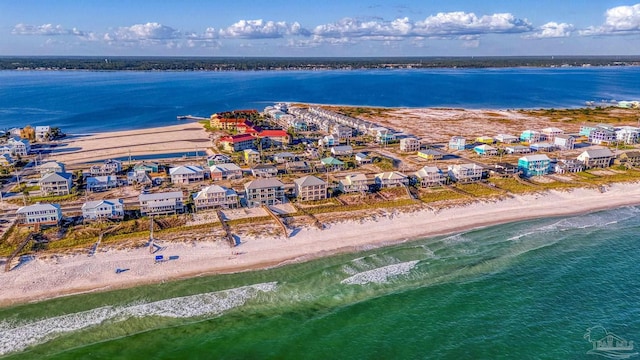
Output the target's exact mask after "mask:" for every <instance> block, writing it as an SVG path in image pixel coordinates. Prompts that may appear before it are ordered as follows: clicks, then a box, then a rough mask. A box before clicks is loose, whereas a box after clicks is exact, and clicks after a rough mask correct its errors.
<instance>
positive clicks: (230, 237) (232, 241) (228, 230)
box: [216, 210, 238, 247]
mask: <svg viewBox="0 0 640 360" xmlns="http://www.w3.org/2000/svg"><path fill="white" fill-rule="evenodd" d="M216 215H218V219H219V220H220V224H221V225H222V228H223V229H224V231H225V234H226V235H225V237H226V238H227V241H228V242H229V245H230V246H231V247H236V246H238V244H237V243H236V239H235V238H234V237H233V233H231V227H229V224H227V221H226V220H225V219H224V214H223V213H222V210H216Z"/></svg>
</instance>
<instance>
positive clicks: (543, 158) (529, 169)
mask: <svg viewBox="0 0 640 360" xmlns="http://www.w3.org/2000/svg"><path fill="white" fill-rule="evenodd" d="M550 165H551V159H549V157H548V156H547V155H545V154H540V155H527V156H523V157H521V158H520V159H518V170H520V171H521V172H522V174H523V175H524V176H526V177H530V176H540V175H547V174H548V173H549V170H550Z"/></svg>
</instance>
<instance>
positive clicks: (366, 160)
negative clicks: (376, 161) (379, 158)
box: [356, 152, 372, 165]
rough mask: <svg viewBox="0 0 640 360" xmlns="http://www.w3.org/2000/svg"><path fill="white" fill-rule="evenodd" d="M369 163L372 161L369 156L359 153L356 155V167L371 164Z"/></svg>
mask: <svg viewBox="0 0 640 360" xmlns="http://www.w3.org/2000/svg"><path fill="white" fill-rule="evenodd" d="M371 162H372V159H371V158H370V157H369V155H367V154H365V153H361V152H359V153H357V154H356V163H358V165H363V164H371Z"/></svg>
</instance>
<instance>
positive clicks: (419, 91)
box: [0, 67, 640, 134]
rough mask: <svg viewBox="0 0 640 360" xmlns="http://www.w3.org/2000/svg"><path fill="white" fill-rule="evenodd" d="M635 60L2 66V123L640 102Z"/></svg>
mask: <svg viewBox="0 0 640 360" xmlns="http://www.w3.org/2000/svg"><path fill="white" fill-rule="evenodd" d="M638 84H640V71H638V68H637V67H594V68H499V69H432V70H357V71H288V72H275V71H274V72H82V71H68V72H63V71H52V72H47V71H26V72H20V71H2V72H0V129H5V128H10V127H15V126H18V127H22V126H25V125H27V124H31V125H52V126H59V127H61V128H62V129H63V131H65V132H67V133H73V134H77V133H93V132H103V131H115V130H128V129H139V128H146V127H151V126H164V125H172V124H178V123H179V122H178V120H176V116H178V115H188V114H190V115H197V116H209V115H211V114H212V113H215V112H219V111H226V110H233V109H238V108H257V109H263V108H264V107H265V106H267V105H271V104H273V102H277V101H291V102H306V103H322V104H347V105H366V106H383V107H461V108H497V109H514V108H515V109H520V108H571V107H582V106H584V105H585V101H601V100H607V101H609V100H614V99H615V100H638V99H640V87H639V86H638Z"/></svg>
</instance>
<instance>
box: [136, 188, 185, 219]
mask: <svg viewBox="0 0 640 360" xmlns="http://www.w3.org/2000/svg"><path fill="white" fill-rule="evenodd" d="M138 201H139V202H140V214H141V215H142V216H147V215H168V214H177V213H181V212H183V211H184V202H183V194H182V191H170V192H160V193H154V194H140V195H139V196H138Z"/></svg>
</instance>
